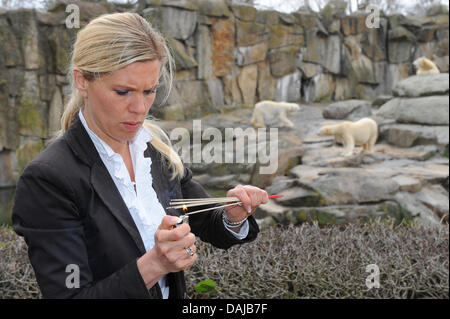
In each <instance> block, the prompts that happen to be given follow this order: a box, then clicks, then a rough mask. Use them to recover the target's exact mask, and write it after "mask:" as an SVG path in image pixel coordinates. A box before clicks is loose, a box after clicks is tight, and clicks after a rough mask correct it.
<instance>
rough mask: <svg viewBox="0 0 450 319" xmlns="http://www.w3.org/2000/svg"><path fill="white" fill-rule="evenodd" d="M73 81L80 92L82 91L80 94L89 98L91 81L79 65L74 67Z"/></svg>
mask: <svg viewBox="0 0 450 319" xmlns="http://www.w3.org/2000/svg"><path fill="white" fill-rule="evenodd" d="M73 81H74V84H75V86H76V88H77V89H78V92H80V95H81V96H82V97H84V98H87V97H88V92H87V89H88V86H89V81H88V80H86V78H85V77H84V76H83V71H81V70H80V68H78V67H74V69H73Z"/></svg>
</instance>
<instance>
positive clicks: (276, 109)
mask: <svg viewBox="0 0 450 319" xmlns="http://www.w3.org/2000/svg"><path fill="white" fill-rule="evenodd" d="M299 110H300V106H299V105H298V104H295V103H287V102H275V101H261V102H258V103H256V104H255V108H254V110H253V116H252V119H251V121H250V123H251V124H252V125H253V126H254V127H262V128H265V127H266V123H268V122H273V121H276V122H278V124H279V126H280V127H282V126H287V127H294V123H292V122H291V121H290V120H289V119H288V118H287V113H288V112H292V111H299Z"/></svg>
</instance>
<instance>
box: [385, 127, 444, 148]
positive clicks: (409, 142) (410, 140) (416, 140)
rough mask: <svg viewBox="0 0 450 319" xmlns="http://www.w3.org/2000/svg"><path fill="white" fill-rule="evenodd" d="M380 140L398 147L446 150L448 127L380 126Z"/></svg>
mask: <svg viewBox="0 0 450 319" xmlns="http://www.w3.org/2000/svg"><path fill="white" fill-rule="evenodd" d="M379 135H380V138H382V139H384V140H385V141H386V142H388V143H389V144H392V145H395V146H398V147H412V146H415V145H421V144H422V145H427V144H432V145H437V146H440V147H441V148H445V146H446V145H448V143H449V133H448V126H429V125H415V124H397V123H394V124H387V125H380V126H379Z"/></svg>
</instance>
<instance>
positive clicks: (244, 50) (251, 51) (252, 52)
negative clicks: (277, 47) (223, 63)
mask: <svg viewBox="0 0 450 319" xmlns="http://www.w3.org/2000/svg"><path fill="white" fill-rule="evenodd" d="M268 49H269V47H268V44H267V42H261V43H258V44H255V45H253V46H249V47H237V48H236V49H235V59H236V60H235V61H236V64H237V65H239V66H244V65H248V64H253V63H256V62H263V61H264V60H265V59H266V55H267V51H268Z"/></svg>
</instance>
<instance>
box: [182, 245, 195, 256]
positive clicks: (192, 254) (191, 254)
mask: <svg viewBox="0 0 450 319" xmlns="http://www.w3.org/2000/svg"><path fill="white" fill-rule="evenodd" d="M184 249H185V250H186V252H187V253H188V255H189V258H192V257H194V252H193V251H192V249H191V248H190V247H184Z"/></svg>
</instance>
